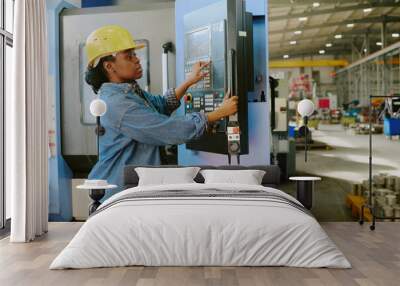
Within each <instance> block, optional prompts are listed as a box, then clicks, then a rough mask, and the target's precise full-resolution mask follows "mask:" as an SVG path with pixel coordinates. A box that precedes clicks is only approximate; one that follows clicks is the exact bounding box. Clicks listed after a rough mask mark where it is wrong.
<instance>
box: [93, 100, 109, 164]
mask: <svg viewBox="0 0 400 286" xmlns="http://www.w3.org/2000/svg"><path fill="white" fill-rule="evenodd" d="M89 109H90V113H91V114H92V115H93V116H95V117H96V130H95V132H96V135H97V160H99V158H100V136H103V135H104V133H106V129H105V128H104V127H103V126H101V124H100V117H101V116H103V115H104V114H106V112H107V104H106V102H105V101H104V100H102V99H99V98H97V99H94V100H92V102H91V103H90V107H89Z"/></svg>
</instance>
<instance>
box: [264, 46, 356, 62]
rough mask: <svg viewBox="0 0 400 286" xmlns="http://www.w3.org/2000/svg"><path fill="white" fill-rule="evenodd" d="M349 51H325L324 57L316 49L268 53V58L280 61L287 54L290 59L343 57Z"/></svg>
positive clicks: (346, 49)
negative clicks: (328, 56)
mask: <svg viewBox="0 0 400 286" xmlns="http://www.w3.org/2000/svg"><path fill="white" fill-rule="evenodd" d="M350 51H351V50H350V49H349V48H341V49H334V50H326V51H325V54H324V55H320V54H319V53H318V49H311V50H310V49H308V50H302V51H297V52H295V53H290V52H286V53H281V52H280V53H270V55H269V58H270V59H271V60H273V59H282V57H283V55H285V54H288V55H289V56H290V57H291V58H301V57H317V56H327V55H333V56H337V55H344V54H350Z"/></svg>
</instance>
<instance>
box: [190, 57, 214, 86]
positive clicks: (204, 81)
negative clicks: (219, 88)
mask: <svg viewBox="0 0 400 286" xmlns="http://www.w3.org/2000/svg"><path fill="white" fill-rule="evenodd" d="M198 61H204V62H209V61H210V58H209V57H205V58H201V59H198V60H196V61H188V62H186V64H185V78H188V77H189V76H190V74H191V73H192V71H193V65H194V64H195V63H196V62H198ZM211 65H212V64H211V63H210V64H209V65H208V66H207V67H204V68H203V72H205V73H206V74H207V75H206V76H205V77H204V78H203V79H202V80H201V81H199V82H198V83H197V84H195V85H193V86H191V89H192V90H196V89H211V88H212V80H211V76H212V66H211Z"/></svg>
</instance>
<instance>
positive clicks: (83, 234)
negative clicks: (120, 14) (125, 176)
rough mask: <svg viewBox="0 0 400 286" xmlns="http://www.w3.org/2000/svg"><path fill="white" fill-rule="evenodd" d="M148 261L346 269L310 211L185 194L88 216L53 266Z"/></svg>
mask: <svg viewBox="0 0 400 286" xmlns="http://www.w3.org/2000/svg"><path fill="white" fill-rule="evenodd" d="M204 188H218V189H222V190H224V189H225V190H230V191H231V190H243V189H250V190H255V189H256V190H265V191H269V192H273V193H276V194H279V195H282V196H285V197H287V198H289V199H291V200H292V201H295V199H294V198H292V197H291V196H289V195H287V194H285V193H283V192H281V191H279V190H276V189H272V188H266V187H262V186H254V185H239V184H196V183H194V184H179V185H177V184H176V185H164V186H146V187H135V188H131V189H127V190H125V191H123V192H120V193H118V194H116V195H114V196H113V197H111V198H109V199H108V200H107V201H105V202H104V203H103V204H102V205H101V206H100V208H102V206H103V205H105V204H107V203H110V202H112V201H114V200H116V199H118V198H119V197H121V196H123V195H125V194H128V193H129V192H144V191H149V190H151V191H154V190H160V191H162V190H174V189H179V190H202V189H204ZM127 265H145V266H195V265H197V266H211V265H213V266H245V265H246V266H294V267H332V268H349V267H351V266H350V263H349V262H348V261H347V259H346V258H345V257H344V255H343V254H342V252H341V251H340V250H339V249H338V248H337V247H336V245H335V244H334V243H333V242H332V241H331V239H330V238H329V237H328V236H327V234H326V233H325V231H324V230H323V229H322V228H321V226H320V225H319V224H318V222H317V221H316V220H315V219H314V218H313V217H312V216H310V215H307V214H305V213H303V212H302V211H300V210H298V209H296V208H294V207H292V206H290V205H285V204H279V203H276V202H269V201H264V200H258V199H254V198H253V199H245V198H243V199H232V198H206V199H204V198H201V199H199V198H186V199H183V200H179V199H176V198H175V199H174V198H171V199H165V198H163V199H149V200H140V201H124V202H120V203H117V204H115V205H112V206H111V207H109V208H107V209H104V210H103V211H102V212H99V213H98V214H96V215H94V216H93V217H91V218H90V219H89V220H88V221H87V222H86V223H85V224H84V225H83V226H82V227H81V229H80V230H79V232H78V233H77V234H76V235H75V237H74V238H73V239H72V241H71V242H70V243H69V244H68V245H67V246H66V247H65V249H64V250H63V251H62V252H61V253H60V254H59V255H58V256H57V257H56V259H55V260H54V261H53V262H52V264H51V265H50V269H63V268H91V267H113V266H127Z"/></svg>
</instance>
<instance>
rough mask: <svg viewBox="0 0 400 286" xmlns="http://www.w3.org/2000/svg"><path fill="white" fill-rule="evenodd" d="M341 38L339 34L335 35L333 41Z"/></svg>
mask: <svg viewBox="0 0 400 286" xmlns="http://www.w3.org/2000/svg"><path fill="white" fill-rule="evenodd" d="M342 37H343V36H342V35H341V34H337V35H335V39H341V38H342Z"/></svg>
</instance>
